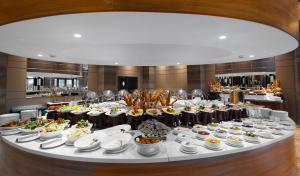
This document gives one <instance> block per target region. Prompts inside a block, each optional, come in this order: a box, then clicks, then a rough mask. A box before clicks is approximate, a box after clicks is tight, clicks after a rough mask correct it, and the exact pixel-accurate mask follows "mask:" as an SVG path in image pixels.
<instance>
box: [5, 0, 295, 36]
mask: <svg viewBox="0 0 300 176" xmlns="http://www.w3.org/2000/svg"><path fill="white" fill-rule="evenodd" d="M297 4H298V1H297V0H277V1H276V3H274V1H271V0H251V1H250V0H249V1H245V0H218V1H217V2H216V1H212V0H189V1H183V0H159V1H158V0H156V1H154V0H127V1H124V0H76V1H72V2H70V1H68V0H43V1H40V0H30V1H19V0H9V1H1V3H0V25H3V24H7V23H11V22H15V21H20V20H24V19H31V18H37V17H44V16H51V15H61V14H70V13H82V12H105V11H150V12H176V13H192V14H205V15H214V16H224V17H230V18H238V19H245V20H249V21H255V22H259V23H263V24H267V25H271V26H275V27H277V28H279V29H281V30H283V31H286V32H288V33H290V34H292V35H293V36H295V37H298V32H299V31H298V7H297ZM295 17H296V18H297V19H295Z"/></svg>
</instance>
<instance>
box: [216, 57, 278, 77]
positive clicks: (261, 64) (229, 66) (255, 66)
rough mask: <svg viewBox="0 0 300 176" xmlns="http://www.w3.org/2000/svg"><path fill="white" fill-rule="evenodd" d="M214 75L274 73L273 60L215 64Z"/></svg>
mask: <svg viewBox="0 0 300 176" xmlns="http://www.w3.org/2000/svg"><path fill="white" fill-rule="evenodd" d="M215 65H216V74H225V73H242V72H275V58H273V57H272V58H266V59H258V60H253V61H244V62H232V63H224V64H215Z"/></svg>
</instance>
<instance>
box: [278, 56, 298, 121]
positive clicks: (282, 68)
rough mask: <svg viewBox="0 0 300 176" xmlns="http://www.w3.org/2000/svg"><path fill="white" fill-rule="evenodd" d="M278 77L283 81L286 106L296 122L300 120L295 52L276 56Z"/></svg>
mask: <svg viewBox="0 0 300 176" xmlns="http://www.w3.org/2000/svg"><path fill="white" fill-rule="evenodd" d="M275 65H276V77H277V79H279V80H280V82H281V87H282V90H283V95H284V108H285V110H287V111H288V112H289V116H290V117H291V118H293V120H295V121H296V122H299V121H300V117H299V114H298V104H297V96H298V95H297V80H296V74H297V72H296V66H295V65H296V59H295V53H294V52H291V53H288V54H284V55H280V56H276V57H275Z"/></svg>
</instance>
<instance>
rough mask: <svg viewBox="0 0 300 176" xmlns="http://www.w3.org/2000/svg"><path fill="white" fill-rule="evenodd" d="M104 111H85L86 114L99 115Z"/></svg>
mask: <svg viewBox="0 0 300 176" xmlns="http://www.w3.org/2000/svg"><path fill="white" fill-rule="evenodd" d="M103 113H105V112H104V111H103V112H99V111H90V112H88V113H87V115H89V116H99V115H101V114H103Z"/></svg>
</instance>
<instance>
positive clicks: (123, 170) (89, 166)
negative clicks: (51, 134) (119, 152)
mask: <svg viewBox="0 0 300 176" xmlns="http://www.w3.org/2000/svg"><path fill="white" fill-rule="evenodd" d="M0 158H1V160H0V170H1V174H3V175H7V176H27V175H43V176H50V175H51V176H61V175H62V174H63V175H64V176H77V175H78V176H79V175H80V176H81V175H85V176H91V175H93V176H95V175H99V176H102V175H105V176H121V175H123V176H140V175H143V176H170V175H171V176H182V175H188V176H241V175H243V176H254V175H255V176H262V175H263V176H295V175H296V157H295V146H294V138H293V137H290V138H288V139H285V140H283V141H280V142H277V143H275V144H272V145H269V146H266V147H263V148H260V149H256V150H253V151H248V152H242V153H239V154H232V155H226V156H222V157H213V158H204V159H196V160H189V161H179V162H168V163H153V164H105V163H87V162H74V161H67V160H59V159H53V158H47V157H42V156H38V155H33V154H29V153H26V152H23V151H20V150H18V149H15V148H13V147H11V146H9V145H7V144H5V143H4V142H2V141H0Z"/></svg>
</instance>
